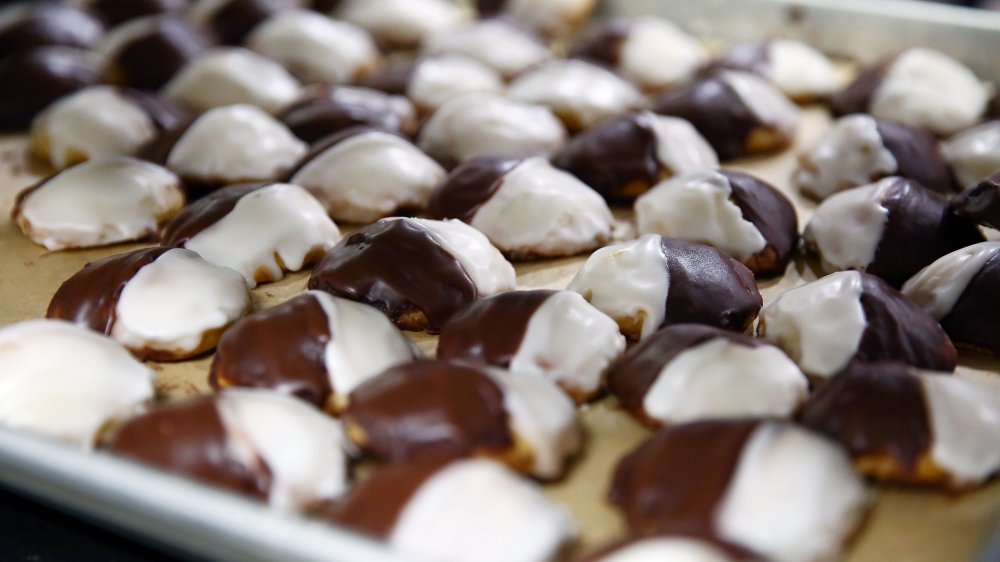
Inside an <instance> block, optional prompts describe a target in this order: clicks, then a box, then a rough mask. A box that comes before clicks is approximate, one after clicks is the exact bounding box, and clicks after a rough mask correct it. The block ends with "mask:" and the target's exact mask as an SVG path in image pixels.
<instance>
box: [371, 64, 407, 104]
mask: <svg viewBox="0 0 1000 562" xmlns="http://www.w3.org/2000/svg"><path fill="white" fill-rule="evenodd" d="M417 64H419V62H406V63H401V64H400V63H397V64H393V65H390V66H387V67H385V68H383V69H382V70H379V71H378V72H375V73H374V74H371V75H369V76H366V77H365V78H363V79H362V80H361V84H360V85H361V86H363V87H365V88H371V89H373V90H378V91H380V92H385V93H387V94H395V95H399V96H405V95H406V91H407V89H409V87H410V79H411V78H413V73H414V72H416V70H417Z"/></svg>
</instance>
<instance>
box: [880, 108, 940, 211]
mask: <svg viewBox="0 0 1000 562" xmlns="http://www.w3.org/2000/svg"><path fill="white" fill-rule="evenodd" d="M875 127H876V129H877V130H878V134H879V137H881V138H882V145H883V146H885V148H886V150H888V151H889V152H890V153H892V156H893V158H894V159H895V160H896V171H895V172H894V175H897V176H902V177H904V178H909V179H911V180H914V181H916V182H918V183H920V185H922V186H924V187H926V188H928V189H931V190H933V191H936V192H938V193H943V194H950V193H952V192H953V191H955V189H956V188H957V187H958V183H957V182H956V181H955V179H954V177H953V176H952V173H951V170H950V169H949V168H948V163H947V162H946V161H945V159H944V156H943V155H942V154H941V150H940V149H939V148H938V142H937V139H936V138H934V135H932V134H930V133H928V132H927V131H925V130H923V129H920V128H917V127H911V126H909V125H904V124H902V123H896V122H894V121H886V120H885V119H876V120H875Z"/></svg>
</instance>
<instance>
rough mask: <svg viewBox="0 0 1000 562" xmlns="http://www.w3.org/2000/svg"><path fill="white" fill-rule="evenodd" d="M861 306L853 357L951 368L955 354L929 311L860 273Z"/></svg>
mask: <svg viewBox="0 0 1000 562" xmlns="http://www.w3.org/2000/svg"><path fill="white" fill-rule="evenodd" d="M861 277H862V281H861V283H862V285H861V286H862V294H861V308H862V309H863V311H864V313H865V321H866V322H867V324H868V325H867V327H865V331H864V333H863V334H862V336H861V342H860V343H859V344H858V351H857V353H856V354H855V355H854V358H855V359H857V360H859V361H861V362H864V363H877V362H880V361H901V362H904V363H906V364H908V365H912V366H914V367H917V368H920V369H929V370H932V371H946V372H951V371H954V370H955V366H956V364H957V362H958V354H957V352H956V351H955V346H954V345H952V343H951V340H950V339H948V335H947V334H946V333H945V331H944V330H943V329H942V328H941V326H940V325H939V324H938V323H937V321H935V320H934V318H933V317H931V315H929V314H927V313H926V312H924V310H923V309H922V308H920V307H919V306H917V304H916V303H914V302H913V301H911V300H910V299H908V298H906V297H905V296H903V295H902V294H901V293H900V292H899V291H897V290H895V289H893V288H892V287H890V286H889V285H888V284H887V283H886V282H885V281H883V280H881V279H879V278H878V277H875V276H874V275H869V274H866V273H862V274H861Z"/></svg>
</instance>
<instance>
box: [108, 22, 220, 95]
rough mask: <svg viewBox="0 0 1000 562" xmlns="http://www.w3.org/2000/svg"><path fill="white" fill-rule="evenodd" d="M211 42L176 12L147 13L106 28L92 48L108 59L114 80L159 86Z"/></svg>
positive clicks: (149, 87) (141, 86)
mask: <svg viewBox="0 0 1000 562" xmlns="http://www.w3.org/2000/svg"><path fill="white" fill-rule="evenodd" d="M213 43H214V39H213V38H212V36H211V35H210V34H208V33H206V32H205V31H203V30H201V29H198V28H195V27H193V26H192V25H191V24H189V23H188V22H187V21H185V20H184V19H182V18H180V17H176V16H169V15H165V16H151V17H145V18H139V19H136V20H133V21H129V22H127V23H124V24H122V25H119V26H117V27H115V28H114V29H112V30H110V31H109V32H108V33H107V35H105V36H104V39H102V40H101V42H100V43H98V44H97V45H96V46H95V47H94V50H95V51H96V52H97V53H99V54H100V55H101V56H103V57H104V58H105V59H106V60H107V61H108V66H109V72H110V73H111V74H112V75H113V76H114V77H115V80H116V81H119V82H122V83H124V84H125V85H127V86H131V87H133V88H138V89H141V90H159V89H160V87H161V86H163V85H164V84H166V83H167V82H168V81H169V80H170V79H171V78H173V77H174V75H175V74H177V72H178V71H179V70H180V69H181V68H183V67H184V66H185V65H187V63H188V62H190V61H191V60H193V59H194V58H195V57H197V56H198V55H200V54H201V53H202V52H204V51H206V50H207V49H208V48H209V47H211V46H212V44H213Z"/></svg>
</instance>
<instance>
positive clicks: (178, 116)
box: [122, 89, 192, 132]
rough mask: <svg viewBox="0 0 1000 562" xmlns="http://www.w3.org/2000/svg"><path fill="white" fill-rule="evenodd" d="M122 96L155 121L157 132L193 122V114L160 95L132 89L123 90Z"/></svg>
mask: <svg viewBox="0 0 1000 562" xmlns="http://www.w3.org/2000/svg"><path fill="white" fill-rule="evenodd" d="M122 94H124V95H125V97H126V98H128V99H129V101H131V102H132V103H134V104H135V105H137V106H139V108H140V109H142V110H143V111H144V112H145V113H146V115H148V116H149V118H150V119H152V120H153V125H155V126H156V130H157V131H160V132H163V131H166V130H169V129H174V128H176V127H179V126H181V125H183V124H184V123H187V122H189V121H190V120H191V117H192V115H191V112H189V111H188V110H187V109H184V108H182V107H181V106H179V105H177V104H175V103H174V102H172V101H170V100H168V99H167V98H165V97H163V96H161V95H159V94H154V93H151V92H143V91H140V90H131V89H125V90H122Z"/></svg>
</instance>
